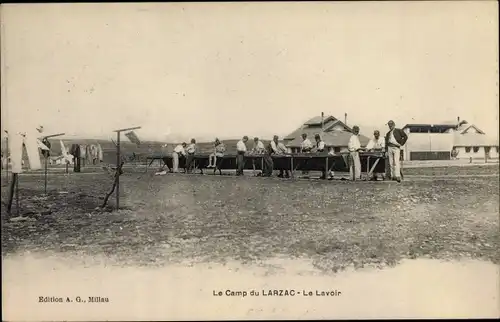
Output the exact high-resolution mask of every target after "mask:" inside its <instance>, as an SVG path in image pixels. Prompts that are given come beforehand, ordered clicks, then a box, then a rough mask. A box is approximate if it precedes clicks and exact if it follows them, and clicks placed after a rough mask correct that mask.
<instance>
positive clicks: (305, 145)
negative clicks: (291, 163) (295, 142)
mask: <svg viewBox="0 0 500 322" xmlns="http://www.w3.org/2000/svg"><path fill="white" fill-rule="evenodd" d="M312 148H313V144H312V143H311V140H309V139H308V138H307V133H304V134H302V143H301V144H300V153H309V152H311V150H312Z"/></svg>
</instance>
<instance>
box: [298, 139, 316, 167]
mask: <svg viewBox="0 0 500 322" xmlns="http://www.w3.org/2000/svg"><path fill="white" fill-rule="evenodd" d="M312 148H313V144H312V143H311V140H309V139H308V138H307V133H303V134H302V143H301V144H300V153H311V151H312ZM308 174H309V171H306V170H304V171H302V175H304V176H307V175H308Z"/></svg>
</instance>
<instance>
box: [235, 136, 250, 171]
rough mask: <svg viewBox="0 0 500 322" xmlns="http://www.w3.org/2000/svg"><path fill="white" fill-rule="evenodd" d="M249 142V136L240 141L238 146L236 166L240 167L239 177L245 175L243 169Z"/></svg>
mask: <svg viewBox="0 0 500 322" xmlns="http://www.w3.org/2000/svg"><path fill="white" fill-rule="evenodd" d="M247 141H248V136H246V135H245V136H244V137H243V139H241V140H240V141H238V143H237V144H236V153H237V157H236V164H237V166H238V169H237V170H236V175H237V176H242V175H243V169H244V167H245V154H246V153H247V145H246V143H247Z"/></svg>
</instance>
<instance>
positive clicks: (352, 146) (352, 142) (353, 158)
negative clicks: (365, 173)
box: [347, 125, 361, 181]
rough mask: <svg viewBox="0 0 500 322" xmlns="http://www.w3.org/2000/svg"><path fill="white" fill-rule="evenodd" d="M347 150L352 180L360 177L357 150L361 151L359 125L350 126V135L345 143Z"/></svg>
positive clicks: (359, 161)
mask: <svg viewBox="0 0 500 322" xmlns="http://www.w3.org/2000/svg"><path fill="white" fill-rule="evenodd" d="M347 148H348V150H349V159H350V162H349V175H350V177H351V179H352V180H353V181H355V180H359V179H361V160H360V159H359V151H361V143H360V142H359V127H358V126H357V125H355V126H353V127H352V136H351V138H350V139H349V143H348V144H347Z"/></svg>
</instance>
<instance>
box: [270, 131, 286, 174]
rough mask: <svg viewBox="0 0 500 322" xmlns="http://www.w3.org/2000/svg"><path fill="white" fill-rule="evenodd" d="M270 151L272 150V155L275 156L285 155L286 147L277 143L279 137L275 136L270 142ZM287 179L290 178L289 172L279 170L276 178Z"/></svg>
mask: <svg viewBox="0 0 500 322" xmlns="http://www.w3.org/2000/svg"><path fill="white" fill-rule="evenodd" d="M271 149H272V150H273V154H275V155H283V154H285V153H287V149H286V146H285V145H284V144H283V143H281V142H279V137H278V136H277V135H275V136H274V137H273V140H272V141H271ZM283 177H285V178H288V177H290V172H289V171H288V170H284V171H283V169H280V173H279V174H278V178H283Z"/></svg>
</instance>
